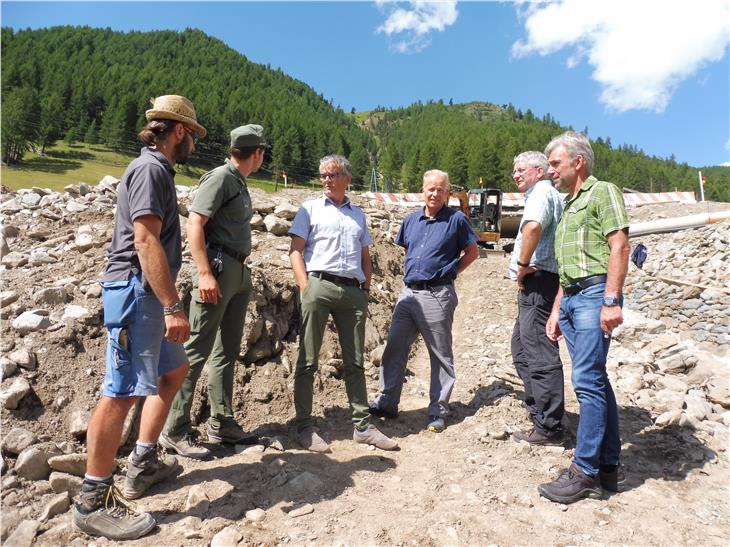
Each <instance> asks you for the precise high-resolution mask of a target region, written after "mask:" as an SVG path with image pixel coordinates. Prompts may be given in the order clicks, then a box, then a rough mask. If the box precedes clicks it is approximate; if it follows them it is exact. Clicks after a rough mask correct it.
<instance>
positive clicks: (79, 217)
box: [0, 177, 403, 543]
mask: <svg viewBox="0 0 730 547" xmlns="http://www.w3.org/2000/svg"><path fill="white" fill-rule="evenodd" d="M118 184H119V181H118V180H116V179H114V178H113V177H105V178H104V179H103V180H102V181H100V182H99V184H97V185H95V186H90V185H87V184H85V183H80V184H75V185H70V186H68V187H66V188H65V191H64V192H53V191H50V190H47V189H42V188H33V189H30V190H20V191H18V192H17V193H14V192H10V191H8V190H7V189H3V193H2V198H1V200H0V220H2V229H1V231H0V248H1V251H2V253H1V255H2V258H1V259H0V268H1V272H2V281H3V283H2V289H1V290H0V320H1V321H2V338H1V340H0V367H1V368H0V374H1V375H2V376H1V378H2V385H1V386H0V405H1V406H2V425H3V427H2V429H3V435H4V437H3V440H2V456H3V459H2V473H3V482H2V492H3V494H2V495H3V500H2V505H3V517H4V518H3V523H2V536H1V539H2V540H5V539H7V537H8V534H9V533H10V532H12V531H13V529H14V528H15V527H16V526H17V524H18V523H19V522H21V521H26V519H33V520H32V522H34V523H35V524H34V525H33V526H23V527H20V528H18V529H17V530H16V532H17V533H18V534H24V537H25V535H29V536H31V538H32V536H34V535H35V534H38V533H42V532H43V531H44V530H46V529H48V527H49V524H48V523H47V522H46V521H48V520H49V519H51V520H52V517H53V516H54V515H55V514H58V513H61V512H64V511H65V510H66V509H67V508H68V507H69V501H70V497H71V496H73V495H75V494H76V493H77V491H78V488H79V487H80V477H82V476H83V470H84V462H85V447H84V445H83V440H84V437H85V434H86V428H87V424H88V420H89V418H90V415H91V412H92V411H93V408H94V406H95V403H96V401H97V399H98V396H99V393H100V385H101V380H102V378H103V373H104V346H105V330H104V328H103V325H102V306H101V299H100V296H101V290H100V286H99V283H98V282H99V279H100V276H101V274H102V272H103V268H104V263H105V250H106V248H107V246H108V244H109V242H110V241H111V235H112V230H113V219H114V209H115V204H116V196H117V186H118ZM177 190H178V201H179V205H180V212H181V226H182V229H183V239H184V240H185V238H184V232H185V220H186V219H185V216H186V215H187V211H188V206H189V204H190V203H191V201H192V197H193V195H194V190H195V189H194V188H193V189H191V188H188V187H183V186H179V187H178V188H177ZM316 195H318V193H316V192H314V191H312V192H307V191H301V190H299V191H288V192H283V193H280V194H277V195H276V196H272V195H269V194H266V193H265V192H263V191H260V190H257V189H252V190H251V198H252V204H253V209H254V216H253V218H252V220H251V225H252V228H253V230H254V231H253V241H252V245H253V251H252V254H251V256H250V258H249V261H248V264H249V266H250V268H251V272H252V282H253V286H254V292H253V296H252V299H251V302H250V303H249V307H248V311H247V316H246V324H245V328H244V334H243V338H242V347H241V354H240V361H241V363H242V364H243V365H244V366H242V367H239V370H238V372H237V376H236V385H235V392H236V393H235V397H236V405H237V408H236V411H237V413H238V412H241V413H242V414H244V409H246V410H245V416H240V421H241V422H243V423H246V424H251V425H252V426H257V425H259V424H261V423H265V422H279V423H281V424H284V423H286V422H287V420H288V419H290V418H291V415H292V404H291V396H290V394H289V391H290V389H289V387H290V386H289V384H290V383H291V373H292V367H293V363H295V361H296V355H297V350H298V347H297V343H296V342H297V335H298V329H299V318H298V311H297V306H296V299H297V294H298V290H297V287H296V284H295V283H294V278H293V275H292V273H291V266H290V264H289V257H288V249H289V242H290V239H289V236H288V229H289V227H290V226H291V221H292V219H293V218H294V215H295V214H296V212H297V210H298V207H299V204H300V203H301V202H302V201H303V200H304V199H306V198H307V197H310V196H311V197H314V196H316ZM355 202H356V203H358V204H359V205H361V206H363V208H364V209H365V211H366V213H367V215H368V219H369V223H370V224H369V228H370V231H371V235H372V237H373V240H374V241H375V244H374V246H373V249H372V253H371V254H372V257H373V262H374V272H375V283H374V284H373V287H372V288H371V293H370V294H371V297H370V298H371V303H370V312H371V315H372V319H371V320H370V321H369V322H368V326H367V333H366V350H367V351H368V354H367V355H368V356H369V357H368V359H367V362H366V370H367V373H368V375H369V376H370V377H375V378H377V364H378V363H379V361H378V356H379V355H380V354H381V353H382V347H383V344H384V340H385V336H386V334H387V325H388V321H389V317H390V310H391V309H392V306H393V304H394V301H395V297H396V294H397V290H398V288H399V284H400V280H399V278H400V274H401V272H402V253H401V251H399V250H398V249H397V248H395V247H394V246H393V245H392V244H391V242H392V239H393V236H394V231H395V230H397V228H398V226H399V222H400V219H401V218H402V216H403V212H402V211H401V210H399V209H393V208H391V207H388V206H384V205H382V204H379V203H372V204H371V203H369V202H367V201H362V202H360V201H359V200H358V199H357V198H355ZM183 257H184V264H183V268H182V270H181V272H180V275H179V277H178V281H177V285H178V290H179V292H180V294H181V295H182V297H183V299H184V301H185V302H189V298H190V291H191V288H192V283H191V272H192V269H193V265H192V259H191V257H190V251H189V249H187V247H185V248H184V250H183ZM371 355H372V356H371ZM321 363H322V366H321V377H322V378H321V382H323V384H322V385H323V386H324V387H323V389H338V390H339V389H340V386H339V385H337V384H339V378H340V375H341V373H342V359H341V355H340V349H339V345H338V344H337V343H336V334H335V331H334V328H333V327H330V328H329V329H328V331H327V333H326V335H325V341H324V344H323V349H322V354H321ZM205 386H206V381H205V373H204V377H203V378H202V379H201V381H200V383H199V391H198V394H197V396H196V401H195V403H194V408H193V412H194V415H195V417H196V420H198V421H204V420H205V419H206V417H207V414H206V413H207V411H208V410H207V405H206V396H207V394H206V387H205ZM322 399H324V400H320V401H318V403H317V404H318V405H319V407H320V408H322V407H324V406H328V405H329V404H330V401H329V398H328V397H322ZM262 403H265V404H262ZM137 413H138V408H136V409H135V411H134V412H133V413H131V414H130V417H129V419H128V420H127V423H126V424H125V428H124V438H123V442H126V441H127V439H128V438H129V436H130V434H131V433H133V431H134V430H135V429H134V428H135V427H136V423H135V420H136V418H137ZM69 462H72V463H69ZM61 498H63V500H64V501H60V500H61ZM26 522H27V521H26ZM16 540H17V541H16ZM13 541H14V543H16V542H17V543H23V542H24V541H25V540H21V539H19V538H13Z"/></svg>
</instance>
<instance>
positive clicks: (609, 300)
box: [603, 296, 621, 308]
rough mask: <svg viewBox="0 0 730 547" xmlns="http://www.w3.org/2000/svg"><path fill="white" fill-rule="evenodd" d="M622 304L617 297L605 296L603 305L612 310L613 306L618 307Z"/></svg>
mask: <svg viewBox="0 0 730 547" xmlns="http://www.w3.org/2000/svg"><path fill="white" fill-rule="evenodd" d="M620 303H621V301H620V300H619V298H618V297H617V296H604V297H603V305H604V306H606V307H607V308H611V307H613V306H618V305H619V304H620Z"/></svg>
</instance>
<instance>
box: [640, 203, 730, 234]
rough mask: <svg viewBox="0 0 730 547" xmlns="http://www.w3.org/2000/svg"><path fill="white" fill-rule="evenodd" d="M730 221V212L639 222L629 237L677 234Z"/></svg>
mask: <svg viewBox="0 0 730 547" xmlns="http://www.w3.org/2000/svg"><path fill="white" fill-rule="evenodd" d="M728 219H730V210H728V211H716V212H714V213H701V214H699V215H689V216H686V217H674V218H663V219H661V220H650V221H649V222H637V223H635V224H632V225H631V226H629V237H637V236H643V235H646V234H658V233H661V232H675V231H677V230H685V229H687V228H699V227H700V226H704V225H705V224H713V223H715V222H722V221H723V220H728Z"/></svg>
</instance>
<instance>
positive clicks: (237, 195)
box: [190, 159, 253, 256]
mask: <svg viewBox="0 0 730 547" xmlns="http://www.w3.org/2000/svg"><path fill="white" fill-rule="evenodd" d="M190 210H191V211H194V212H196V213H198V214H200V215H203V216H206V217H208V222H207V223H206V224H205V239H206V243H208V244H213V245H225V246H226V247H230V248H231V249H233V250H235V251H236V252H239V253H241V254H243V255H246V256H248V255H250V254H251V217H252V216H253V209H252V208H251V196H250V195H249V193H248V187H247V186H246V179H244V178H243V176H241V173H240V172H239V171H238V169H236V166H235V165H233V163H232V162H231V160H230V159H226V162H225V163H224V164H223V165H221V166H219V167H216V168H215V169H213V170H212V171H208V172H207V173H205V174H204V175H203V176H202V177H200V186H199V187H198V189H197V191H196V192H195V198H194V199H193V204H192V205H191V207H190Z"/></svg>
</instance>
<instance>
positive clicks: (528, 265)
mask: <svg viewBox="0 0 730 547" xmlns="http://www.w3.org/2000/svg"><path fill="white" fill-rule="evenodd" d="M517 265H518V266H522V267H523V268H529V267H530V263H529V262H528V263H527V264H525V263H524V262H520V261H519V260H518V261H517Z"/></svg>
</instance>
